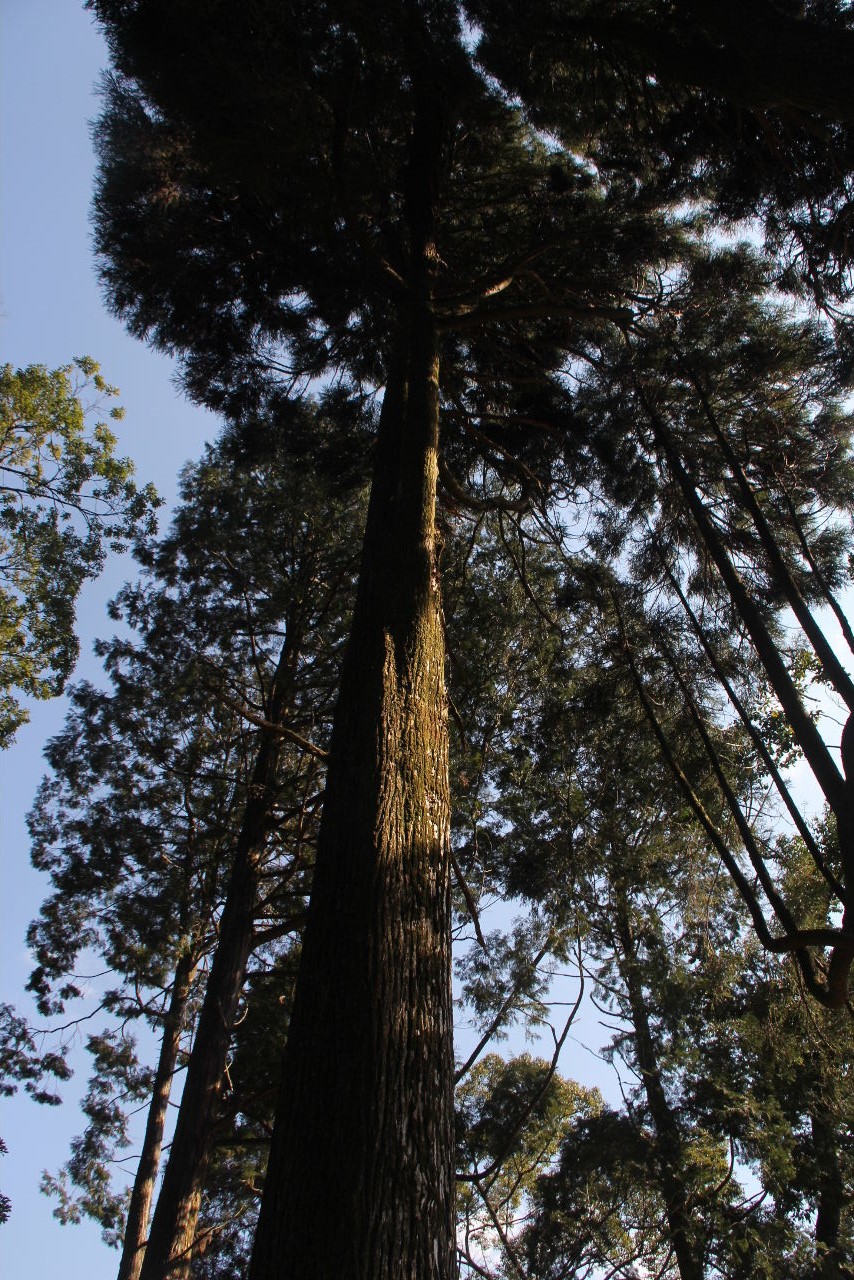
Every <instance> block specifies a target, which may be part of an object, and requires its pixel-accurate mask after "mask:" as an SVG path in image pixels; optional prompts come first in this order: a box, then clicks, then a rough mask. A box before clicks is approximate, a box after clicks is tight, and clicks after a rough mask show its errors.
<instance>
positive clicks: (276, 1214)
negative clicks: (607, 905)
mask: <svg viewBox="0 0 854 1280" xmlns="http://www.w3.org/2000/svg"><path fill="white" fill-rule="evenodd" d="M92 7H93V8H94V10H95V12H96V13H97V14H98V16H99V17H100V19H101V20H102V22H103V23H104V26H105V30H106V33H107V38H108V40H109V42H110V47H111V51H112V55H113V60H114V66H115V76H114V78H113V80H112V84H111V88H110V91H109V98H108V107H107V113H106V115H105V118H104V121H103V122H102V127H101V139H102V160H103V165H102V176H101V182H100V186H99V192H98V196H97V202H96V208H97V225H98V239H99V247H100V250H101V253H102V260H103V264H104V265H103V269H104V277H105V281H106V283H107V287H108V289H109V292H110V297H111V301H112V303H113V305H114V306H115V308H116V309H117V310H118V311H120V312H121V313H122V314H123V315H124V317H125V318H126V319H127V321H128V323H129V324H130V326H131V328H132V329H133V330H134V331H135V332H137V333H138V334H140V335H141V336H147V337H149V338H151V339H152V340H154V341H156V342H157V343H159V344H161V345H163V346H165V347H168V348H170V349H171V350H177V351H179V352H180V353H181V354H182V356H183V358H184V369H185V379H186V384H187V387H188V389H189V390H190V391H191V393H192V394H193V395H195V396H197V397H198V398H200V399H202V400H204V401H205V402H207V403H210V404H214V405H216V406H218V407H220V408H223V409H225V410H226V411H227V412H228V413H229V414H230V415H232V416H234V417H240V415H241V414H244V413H246V412H247V410H250V409H257V407H258V406H260V405H263V404H271V403H273V402H274V401H275V399H276V397H277V396H280V395H281V394H282V392H283V390H293V389H294V387H295V386H298V385H299V384H300V380H301V379H308V378H311V377H312V376H317V375H319V374H320V373H322V372H324V371H327V370H334V371H335V372H336V374H337V375H338V376H339V377H340V379H341V380H342V385H343V386H345V388H347V389H349V390H350V391H351V392H353V393H355V394H358V395H363V396H370V395H374V394H375V393H376V392H377V390H378V388H380V387H381V388H383V400H382V411H381V413H380V415H379V419H378V428H377V443H376V449H375V455H374V479H373V487H372V495H371V502H370V508H369V514H368V521H367V528H366V533H365V541H364V547H363V558H362V568H361V574H360V583H359V591H358V596H357V603H356V608H355V612H354V618H353V627H352V632H351V638H350V644H349V647H348V653H347V658H346V661H345V664H344V670H343V675H342V683H341V689H340V695H339V700H338V706H337V712H336V722H335V729H334V732H333V736H332V741H331V754H330V761H329V773H328V780H327V788H326V800H325V805H324V815H323V822H322V828H321V833H320V837H319V849H318V863H317V873H316V877H315V884H314V891H313V894H312V901H311V907H310V911H309V919H308V925H307V932H306V937H305V945H304V950H303V957H302V964H301V971H300V977H299V980H298V983H297V990H296V996H295V1004H294V1011H293V1017H292V1021H291V1024H290V1029H289V1037H288V1043H287V1047H286V1053H285V1075H284V1084H283V1088H282V1095H281V1105H280V1111H279V1117H278V1121H277V1126H276V1134H275V1136H274V1141H273V1149H272V1154H271V1161H270V1168H269V1172H268V1177H267V1182H266V1186H265V1195H264V1204H263V1208H262V1213H261V1219H260V1224H259V1231H258V1237H257V1243H256V1253H255V1261H254V1264H253V1269H252V1274H253V1277H254V1280H262V1277H268V1276H272V1275H274V1274H279V1273H281V1272H284V1273H285V1274H288V1273H298V1274H300V1275H304V1276H306V1277H308V1276H315V1275H316V1276H321V1275H324V1276H325V1275H330V1274H332V1273H333V1272H334V1273H335V1274H336V1275H340V1274H343V1275H345V1276H354V1277H355V1276H367V1275H371V1276H372V1277H383V1276H392V1275H397V1274H399V1273H400V1272H401V1271H404V1270H405V1271H406V1272H407V1273H408V1274H412V1275H413V1276H418V1277H422V1276H423V1277H427V1276H430V1277H446V1276H449V1275H451V1274H452V1272H453V1267H454V1250H453V1241H452V1172H453V1171H452V1161H451V1087H450V1086H451V1075H452V1069H453V1063H452V1055H451V1045H450V1015H449V999H450V996H449V992H450V980H449V979H450V973H449V963H450V942H449V936H450V934H449V930H450V910H449V877H450V856H449V848H448V831H449V822H448V814H449V787H448V779H447V728H446V723H445V689H444V660H445V655H444V648H443V633H442V616H441V597H440V585H439V583H440V574H439V562H438V544H437V527H436V516H435V503H436V491H437V482H438V480H439V478H440V477H441V483H442V485H443V486H444V487H445V489H446V490H447V492H448V493H449V494H450V495H452V496H453V497H455V498H456V500H457V501H458V502H461V503H471V502H472V501H473V500H474V501H481V502H482V501H491V502H496V501H497V502H498V503H503V504H505V505H506V504H508V503H509V504H511V505H515V506H517V507H519V506H520V505H522V506H524V504H525V503H526V502H529V501H530V500H531V499H532V497H535V496H538V495H539V494H548V495H549V496H550V497H551V498H552V499H555V498H556V497H558V496H560V494H561V492H562V491H563V489H565V488H566V487H568V486H569V485H570V484H571V483H572V482H573V481H574V479H575V478H576V476H577V473H576V472H574V471H572V469H571V468H572V463H573V461H575V460H577V449H576V445H577V439H576V430H575V429H576V427H577V426H578V425H579V419H578V414H577V412H576V397H575V395H574V391H575V388H576V376H577V373H578V369H579V367H580V365H581V364H582V362H584V361H588V362H590V363H591V364H593V365H594V366H597V365H598V363H599V362H600V361H603V360H607V361H608V362H609V363H610V362H611V361H613V359H614V351H615V350H619V348H620V338H619V335H620V333H622V332H625V331H626V330H627V329H628V328H629V327H630V326H632V325H633V324H635V323H636V322H637V321H638V319H639V317H642V316H649V315H651V314H652V313H654V311H655V309H656V307H657V306H658V305H659V304H660V302H661V299H662V294H663V292H666V289H665V284H666V280H667V273H668V271H669V270H670V269H672V268H673V266H674V262H675V260H676V258H677V256H678V254H679V253H680V251H681V248H680V247H681V246H682V245H684V242H685V239H686V235H687V227H688V224H689V223H690V220H691V219H690V213H689V212H686V211H685V210H678V209H677V205H676V201H677V200H678V199H679V197H680V195H684V191H685V182H684V180H685V175H686V174H687V173H693V172H694V171H696V169H697V168H698V167H699V166H700V165H701V163H702V160H703V158H704V157H706V156H708V155H709V154H712V155H713V158H716V157H717V155H718V152H717V150H716V148H715V146H714V145H713V142H712V141H710V134H709V131H708V130H707V129H706V130H701V129H699V128H696V129H694V131H693V132H692V134H691V145H690V147H689V148H688V151H689V152H690V158H689V159H688V160H686V162H685V164H684V165H683V166H682V168H681V170H678V165H677V166H676V167H677V170H678V172H677V177H678V176H679V173H681V175H682V179H683V183H682V187H681V188H680V187H679V185H678V182H675V181H674V182H668V181H664V180H662V181H657V178H658V177H659V176H660V174H659V172H658V170H659V169H660V168H661V165H662V164H664V162H666V161H669V160H670V159H671V158H672V156H673V154H674V153H675V154H676V158H677V159H678V158H679V157H680V156H681V155H683V154H684V151H685V149H684V148H681V147H680V137H681V135H677V133H676V131H675V130H674V132H673V135H667V133H666V130H664V129H663V128H662V130H661V131H660V132H659V133H658V134H654V135H653V136H652V138H651V141H650V146H648V147H647V148H646V149H645V150H644V155H643V163H642V164H641V165H635V166H632V165H624V167H623V170H622V171H621V169H620V158H621V154H622V156H623V158H625V152H626V149H627V148H632V147H634V146H635V134H634V133H633V131H632V129H631V128H630V127H629V126H628V124H627V123H626V122H627V121H630V117H631V105H632V103H631V97H632V95H631V93H630V92H628V91H627V92H626V94H625V95H623V97H622V98H621V100H620V103H619V105H620V107H621V108H622V111H621V112H620V111H617V112H614V113H613V116H614V119H615V120H616V125H615V129H614V132H613V133H612V135H611V136H610V137H609V138H607V140H606V143H605V144H604V145H603V147H602V148H601V149H599V150H598V151H597V150H596V149H595V148H594V147H592V146H588V145H587V144H586V123H587V122H586V121H585V120H582V121H581V122H580V124H579V122H578V121H575V122H571V127H570V126H567V128H566V129H563V121H562V120H558V121H557V125H558V128H557V129H556V130H552V131H551V133H550V134H549V136H542V135H540V134H538V133H537V131H536V129H535V128H534V127H532V125H531V124H530V122H529V120H528V119H527V118H526V115H525V112H524V111H523V110H520V109H519V107H518V106H517V105H516V104H515V103H514V102H513V101H511V99H510V98H509V97H508V95H507V94H506V93H504V92H503V91H502V90H501V89H500V88H499V87H498V86H497V84H496V82H495V80H494V79H493V78H491V77H490V76H488V75H485V74H483V71H482V65H481V64H480V63H478V62H477V60H476V59H475V58H474V57H473V39H472V31H471V29H470V28H467V27H466V26H464V23H463V14H462V12H461V10H460V9H459V7H458V6H457V5H455V4H454V3H451V2H450V0H444V2H443V0H436V2H435V3H421V2H419V0H400V2H394V0H389V2H388V3H386V4H382V5H380V6H379V7H377V6H373V7H372V8H371V10H370V11H367V10H366V9H365V8H364V6H362V5H360V4H356V3H335V4H331V3H330V4H328V5H320V6H314V7H313V8H312V9H310V10H307V9H305V7H304V6H301V5H280V4H275V5H274V4H271V3H263V2H262V3H259V4H257V5H254V6H252V7H251V8H249V9H247V8H246V7H245V6H242V5H236V4H223V5H220V6H217V8H216V9H215V10H214V11H213V12H211V11H210V10H209V8H208V7H207V6H202V5H201V4H199V3H198V2H197V0H185V2H184V3H181V4H177V5H176V4H169V5H167V4H165V3H162V2H161V0H136V2H135V3H133V2H132V3H126V2H124V0H94V3H93V5H92ZM512 43H513V50H512V52H513V54H514V55H516V54H518V53H519V51H520V50H521V48H522V43H523V42H522V41H521V40H513V42H512ZM601 63H602V58H601V55H600V53H599V51H598V49H593V51H592V53H591V49H590V46H589V45H586V46H584V47H583V48H580V49H579V65H578V67H577V68H576V70H577V71H578V72H579V77H577V78H583V77H581V73H584V72H585V71H586V72H592V73H593V74H594V75H595V73H596V70H597V68H598V67H599V66H600V65H601ZM645 80H646V75H645V74H644V73H643V71H641V72H640V73H637V72H636V73H635V74H634V77H633V79H632V82H631V87H632V88H633V89H637V87H638V85H639V84H640V85H642V84H643V83H644V82H645ZM529 106H530V108H531V113H532V114H534V113H535V112H536V110H537V107H538V102H536V101H534V100H531V101H530V102H529ZM258 120H263V121H264V128H263V129H259V128H258ZM695 123H696V122H695ZM807 123H809V122H807ZM555 135H557V136H559V137H560V138H561V140H562V142H563V144H564V146H563V148H562V149H556V141H555ZM808 138H809V129H808V128H803V129H801V132H800V134H799V136H798V143H799V145H800V146H801V147H802V150H801V152H800V153H799V154H804V152H803V147H804V146H805V145H806V142H807V141H808ZM656 144H658V145H659V160H660V162H661V163H660V164H659V165H658V168H657V166H656V163H655V162H654V154H653V159H652V160H650V152H653V153H654V152H655V146H656ZM826 150H827V149H825V152H823V153H822V154H823V155H826ZM830 150H831V152H832V148H831V149H830ZM662 152H663V155H662V154H661V153H662ZM666 167H667V166H666V164H665V168H666ZM712 167H713V166H712ZM831 170H832V165H831ZM727 175H728V170H726V167H725V166H722V167H721V174H720V175H719V176H718V177H712V178H711V179H710V182H709V184H708V186H707V187H705V188H704V190H703V192H702V195H703V199H704V212H712V211H713V206H714V200H715V197H716V196H717V195H718V194H720V192H721V191H722V190H723V188H724V180H725V179H726V177H727ZM667 176H668V175H667V174H666V175H665V177H667ZM772 178H773V175H772ZM831 185H832V189H833V193H834V195H836V194H838V186H839V184H838V183H837V184H835V185H833V184H831ZM753 195H754V197H755V199H754V204H756V202H757V201H761V200H762V199H764V198H766V197H767V198H768V199H769V200H770V201H771V202H772V204H776V205H778V206H781V207H782V204H781V200H782V198H781V196H780V194H779V192H777V191H776V188H775V186H774V182H773V181H772V180H771V179H769V181H768V182H767V183H762V182H760V183H759V184H758V185H756V186H755V187H754V189H753ZM721 208H723V203H722V202H721ZM675 209H677V211H676V212H674V210H675ZM440 405H441V406H442V409H443V411H444V412H443V414H442V422H443V435H442V439H441V442H440V437H439V418H440ZM717 461H718V466H719V468H722V467H724V466H725V460H724V459H723V457H722V456H721V455H720V454H719V455H718V457H717ZM345 1048H346V1052H344V1050H345ZM428 1100H429V1102H428ZM321 1131H322V1132H323V1133H324V1135H325V1138H326V1140H325V1141H324V1143H323V1144H318V1142H317V1134H318V1133H320V1132H321ZM330 1220H331V1221H332V1222H333V1223H334V1228H333V1229H330V1225H329V1224H330Z"/></svg>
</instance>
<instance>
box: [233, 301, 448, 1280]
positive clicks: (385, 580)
mask: <svg viewBox="0 0 854 1280" xmlns="http://www.w3.org/2000/svg"><path fill="white" fill-rule="evenodd" d="M408 327H409V341H408V343H407V345H408V348H409V352H408V358H407V360H406V376H405V378H403V377H398V378H396V379H393V380H392V381H391V383H390V385H389V386H388V387H387V390H386V396H385V401H384V405H383V412H382V419H381V425H380V440H379V443H378V450H377V459H376V464H375V473H374V483H373V488H372V492H371V502H370V507H369V512H368V524H367V529H366V533H365V544H364V552H363V561H362V571H361V575H360V581H359V591H358V596H357V601H356V609H355V613H354V618H353V629H352V633H351V637H350V642H349V646H348V651H347V655H346V659H345V664H344V670H343V673H342V681H341V690H340V695H339V701H338V706H337V708H336V714H335V726H334V731H333V738H332V750H331V753H330V763H329V772H328V777H327V787H326V800H325V805H324V812H323V819H322V823H321V829H320V836H319V841H318V854H317V867H316V870H315V878H314V887H313V891H312V896H311V905H310V908H309V914H308V922H307V926H306V933H305V939H304V943H303V952H302V961H301V967H300V973H299V979H298V983H297V991H296V997H295V1002H294V1009H293V1014H292V1017H291V1023H290V1031H289V1036H288V1043H287V1048H286V1052H285V1062H284V1071H283V1083H282V1089H281V1095H280V1101H279V1107H278V1112H277V1117H276V1125H275V1130H274V1135H273V1143H272V1149H271V1153H270V1163H269V1169H268V1174H267V1181H266V1186H265V1189H264V1198H263V1201H262V1207H261V1216H260V1221H259V1226H258V1233H257V1237H256V1242H255V1251H254V1255H253V1262H252V1269H251V1272H250V1274H251V1276H252V1277H253V1280H274V1277H275V1280H282V1278H284V1277H292V1278H293V1280H321V1277H322V1278H323V1280H333V1278H334V1280H357V1277H358V1280H401V1278H402V1277H404V1276H405V1277H407V1280H428V1278H429V1280H449V1277H451V1276H453V1275H454V1272H455V1249H454V1236H453V1200H454V1194H453V1193H454V1171H453V1141H452V1136H453V1135H452V1119H453V1108H452V1077H453V1045H452V1017H451V982H450V977H451V967H450V966H451V956H450V945H451V940H450V878H449V861H450V858H449V807H450V805H449V789H448V768H447V721H446V698H445V685H444V665H445V653H444V635H443V625H442V614H441V604H440V592H439V579H438V566H437V559H438V555H437V545H436V529H435V493H436V476H437V444H438V357H437V350H436V347H437V343H436V334H435V330H434V326H433V324H432V322H431V320H430V317H429V312H428V311H427V310H426V309H424V310H422V311H421V313H420V314H419V313H417V312H416V314H415V315H414V316H413V317H411V318H410V320H409V321H408Z"/></svg>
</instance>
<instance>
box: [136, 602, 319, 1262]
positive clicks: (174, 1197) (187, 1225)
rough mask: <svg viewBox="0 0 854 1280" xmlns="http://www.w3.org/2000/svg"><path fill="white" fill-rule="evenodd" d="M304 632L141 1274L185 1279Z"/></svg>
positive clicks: (281, 701)
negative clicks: (284, 723)
mask: <svg viewBox="0 0 854 1280" xmlns="http://www.w3.org/2000/svg"><path fill="white" fill-rule="evenodd" d="M300 649H301V638H300V637H299V635H298V634H297V631H296V629H295V628H294V627H293V626H289V627H288V629H287V633H286V639H285V644H284V646H283V648H282V652H281V654H280V657H279V662H278V665H277V668H276V673H275V676H274V678H273V688H272V694H271V699H270V710H269V720H270V722H271V727H269V728H264V729H261V730H260V733H259V746H258V754H257V756H256V759H255V764H254V767H253V771H252V780H251V782H250V785H249V794H248V796H247V800H246V808H245V811H244V815H243V822H242V824H241V829H240V833H239V835H238V838H237V844H236V848H235V854H234V863H233V865H232V870H231V877H230V879H229V883H228V890H227V892H226V899H225V906H224V908H223V912H222V917H221V919H220V925H219V940H218V942H217V946H216V951H215V952H214V959H213V964H212V966H211V971H210V976H209V978H208V983H207V988H206V990H205V997H204V1001H203V1003H202V1009H201V1013H200V1015H199V1025H198V1028H197V1030H196V1036H195V1039H194V1041H193V1048H192V1051H191V1054H190V1060H189V1063H188V1065H187V1076H186V1079H185V1081H184V1092H183V1094H182V1096H181V1105H180V1107H179V1109H178V1119H177V1121H176V1125H175V1134H174V1137H173V1139H172V1145H171V1148H170V1151H169V1159H168V1162H167V1164H166V1171H165V1173H164V1175H163V1185H162V1186H161V1188H160V1194H159V1195H158V1197H157V1206H156V1208H155V1211H154V1218H153V1220H152V1224H151V1234H150V1236H149V1240H148V1244H147V1246H146V1249H145V1255H144V1259H143V1261H142V1266H141V1269H140V1272H139V1280H164V1277H168V1278H169V1280H186V1277H187V1276H188V1275H189V1273H190V1266H191V1263H192V1252H193V1240H194V1239H195V1234H196V1223H197V1221H198V1216H199V1208H200V1205H201V1197H202V1187H203V1184H204V1178H205V1173H206V1171H207V1166H208V1160H209V1158H210V1150H211V1134H212V1130H213V1125H214V1122H215V1120H216V1116H217V1111H218V1108H219V1102H220V1098H221V1095H222V1087H223V1081H224V1076H225V1066H226V1061H227V1056H228V1046H229V1042H230V1039H231V1031H232V1028H233V1026H234V1019H235V1015H236V1013H237V1006H238V1002H239V1000H240V993H241V991H242V990H243V985H244V983H245V981H246V968H247V965H248V962H249V955H250V953H251V950H252V942H253V937H254V924H255V909H256V906H257V900H258V880H259V872H260V867H261V860H262V855H263V849H264V839H265V835H266V832H267V827H268V825H269V821H270V813H271V808H272V803H273V800H274V798H275V792H276V772H277V767H278V762H279V756H280V754H281V743H282V738H281V735H280V734H278V733H277V732H276V728H275V726H276V724H277V723H278V721H279V720H280V719H282V718H283V717H284V715H285V712H286V710H287V708H288V706H289V705H290V702H291V699H292V696H293V680H294V674H295V671H296V665H297V660H298V657H299V653H300Z"/></svg>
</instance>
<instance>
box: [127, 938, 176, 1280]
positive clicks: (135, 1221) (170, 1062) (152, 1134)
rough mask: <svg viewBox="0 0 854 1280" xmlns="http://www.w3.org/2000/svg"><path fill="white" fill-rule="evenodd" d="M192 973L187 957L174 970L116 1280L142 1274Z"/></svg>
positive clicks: (134, 1278)
mask: <svg viewBox="0 0 854 1280" xmlns="http://www.w3.org/2000/svg"><path fill="white" fill-rule="evenodd" d="M194 973H195V961H194V960H192V959H191V958H190V956H189V955H185V956H182V957H181V959H180V960H179V962H178V965H177V967H176V969H175V981H174V982H173V984H172V997H171V999H170V1001H169V1010H168V1012H167V1014H166V1017H165V1019H164V1022H163V1038H162V1040H161V1041H160V1056H159V1058H158V1060H157V1070H156V1072H155V1075H154V1086H153V1088H152V1092H151V1102H150V1104H149V1107H148V1118H147V1120H146V1125H145V1136H144V1138H143V1141H142V1152H141V1154H140V1157H139V1164H138V1165H137V1168H136V1177H135V1178H134V1183H133V1190H132V1191H131V1197H130V1204H129V1206H128V1215H127V1221H126V1223H125V1235H124V1241H123V1243H122V1256H121V1260H120V1262H119V1270H118V1276H117V1280H139V1277H140V1272H141V1270H142V1261H143V1257H144V1250H145V1242H146V1239H147V1236H148V1219H149V1216H150V1214H151V1202H152V1200H153V1199H154V1184H155V1182H156V1180H157V1171H158V1169H159V1167H160V1152H161V1148H162V1146H163V1130H164V1128H165V1126H166V1114H167V1111H168V1109H169V1095H170V1093H171V1092H172V1078H173V1076H174V1074H175V1066H176V1064H177V1061H178V1048H179V1046H180V1043H181V1031H182V1029H183V1026H184V1018H185V1016H186V1011H187V1001H188V999H189V995H190V988H191V986H192V982H193V975H194Z"/></svg>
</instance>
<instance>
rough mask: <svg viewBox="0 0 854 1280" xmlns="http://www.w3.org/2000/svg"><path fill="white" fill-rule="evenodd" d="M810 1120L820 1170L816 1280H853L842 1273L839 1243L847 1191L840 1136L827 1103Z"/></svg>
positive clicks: (841, 1253) (817, 1103)
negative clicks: (838, 1142) (841, 1157)
mask: <svg viewBox="0 0 854 1280" xmlns="http://www.w3.org/2000/svg"><path fill="white" fill-rule="evenodd" d="M810 1120H811V1125H812V1140H813V1147H814V1150H815V1158H816V1162H817V1163H818V1165H819V1167H820V1173H819V1193H818V1210H817V1213H816V1219H815V1242H816V1245H817V1246H818V1247H819V1249H820V1255H819V1260H818V1266H817V1269H816V1270H817V1276H818V1277H820V1280H850V1277H851V1274H852V1273H851V1271H850V1270H848V1269H843V1263H844V1257H843V1249H842V1248H841V1247H840V1239H839V1232H840V1227H841V1225H842V1210H843V1209H844V1207H845V1204H846V1189H845V1185H844V1183H843V1178H842V1171H841V1169H840V1167H839V1153H838V1151H837V1135H836V1131H835V1127H834V1123H833V1118H832V1114H831V1111H830V1108H829V1106H828V1105H827V1103H826V1102H823V1101H822V1100H821V1099H818V1100H817V1102H816V1105H815V1107H814V1108H813V1110H812V1115H811V1117H810Z"/></svg>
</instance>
